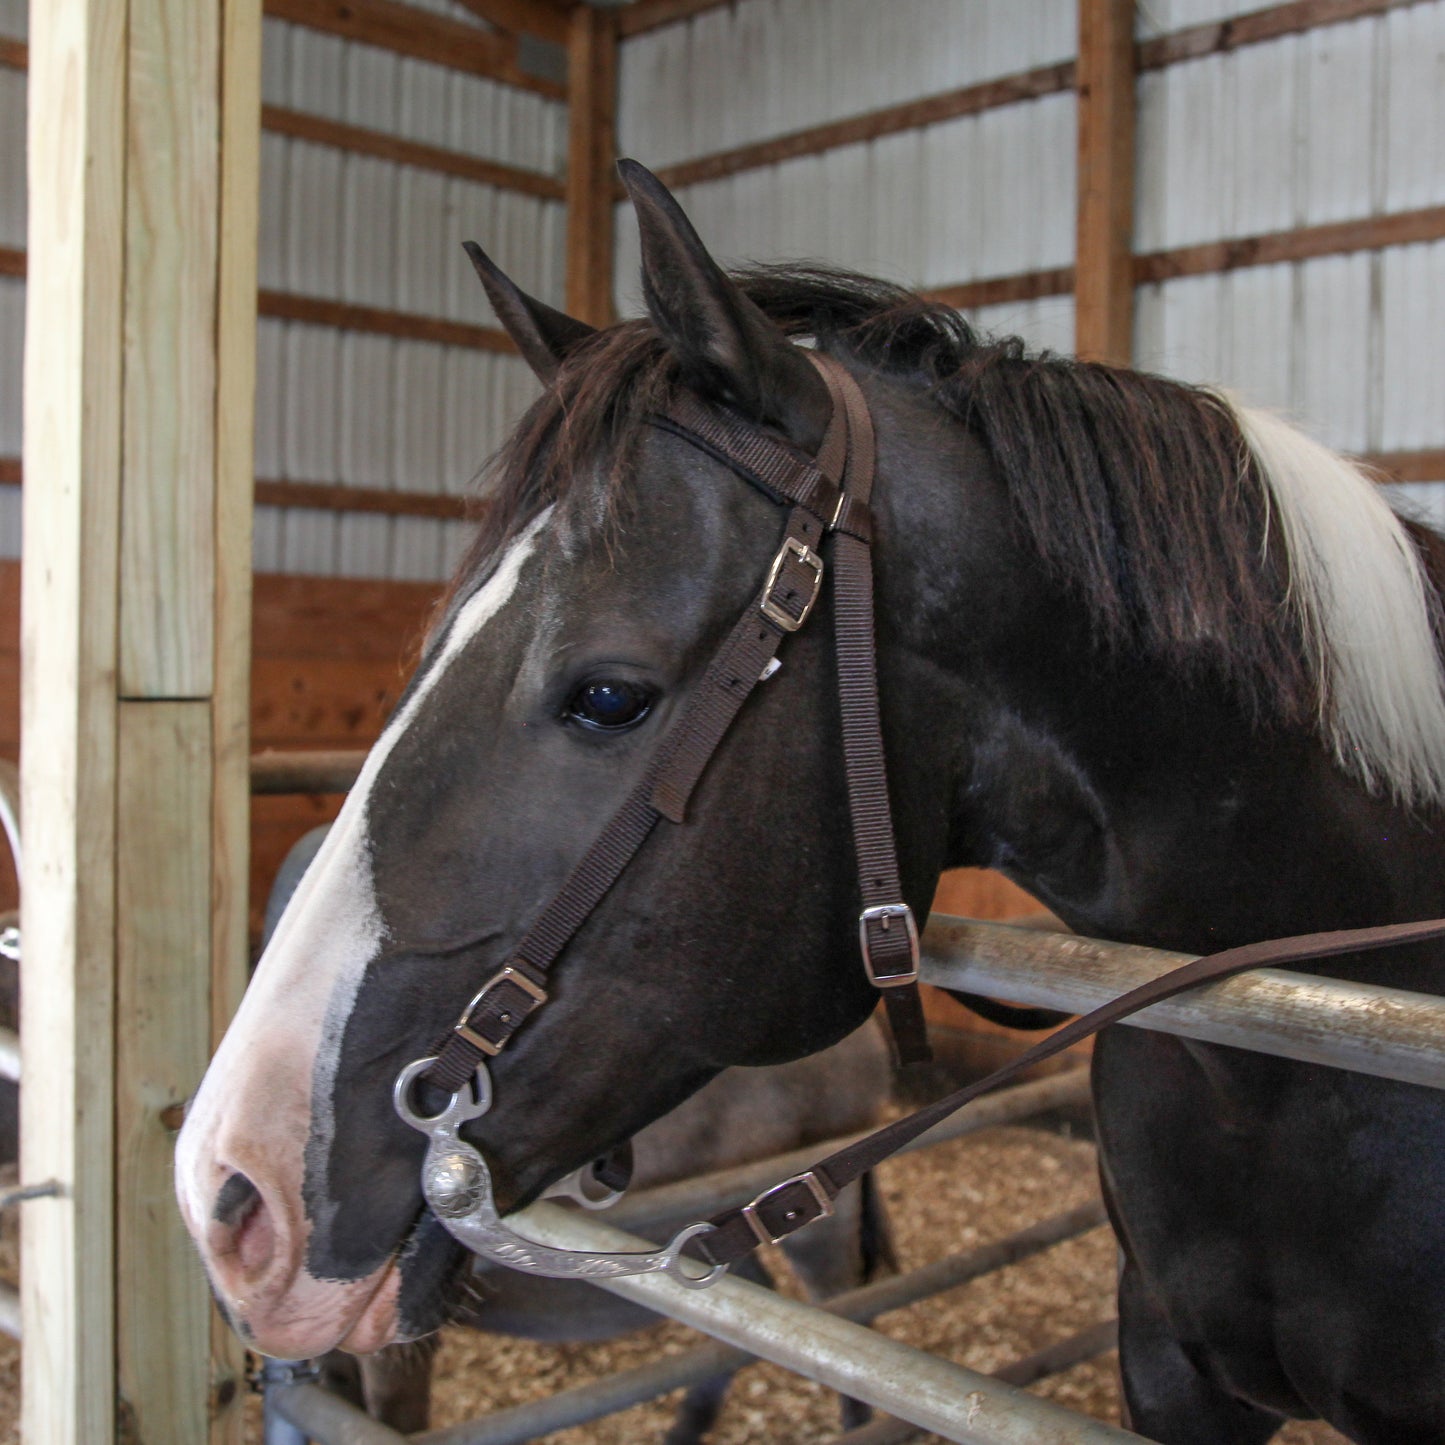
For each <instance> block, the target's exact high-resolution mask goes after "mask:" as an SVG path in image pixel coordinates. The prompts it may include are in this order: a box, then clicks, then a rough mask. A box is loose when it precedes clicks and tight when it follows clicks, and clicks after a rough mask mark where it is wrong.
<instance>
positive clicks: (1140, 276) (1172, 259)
mask: <svg viewBox="0 0 1445 1445" xmlns="http://www.w3.org/2000/svg"><path fill="white" fill-rule="evenodd" d="M1442 239H1445V206H1427V207H1425V208H1423V209H1422V210H1418V211H1400V212H1397V213H1396V214H1395V215H1392V216H1370V217H1367V218H1365V219H1363V220H1358V221H1331V222H1329V223H1328V224H1326V225H1323V226H1304V227H1300V228H1299V229H1297V230H1293V231H1271V232H1268V233H1267V234H1265V235H1260V236H1236V237H1234V238H1233V239H1230V240H1224V241H1205V242H1203V243H1202V244H1200V245H1197V246H1178V247H1176V248H1175V249H1174V250H1171V251H1151V252H1149V253H1147V254H1145V255H1142V256H1137V257H1135V259H1134V280H1135V282H1136V283H1137V284H1138V285H1141V286H1143V285H1148V284H1150V283H1151V282H1157V281H1169V280H1172V279H1173V278H1174V277H1176V276H1206V275H1213V274H1216V273H1218V272H1221V271H1237V270H1239V269H1240V268H1241V267H1244V266H1272V265H1275V264H1276V263H1278V262H1281V261H1310V260H1314V259H1315V258H1316V257H1318V256H1345V255H1349V254H1350V253H1351V252H1354V251H1375V250H1379V249H1380V248H1381V247H1383V246H1408V245H1412V244H1414V243H1415V242H1419V241H1439V240H1442Z"/></svg>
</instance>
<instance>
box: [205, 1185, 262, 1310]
mask: <svg viewBox="0 0 1445 1445" xmlns="http://www.w3.org/2000/svg"><path fill="white" fill-rule="evenodd" d="M211 1218H212V1219H213V1220H214V1221H215V1225H216V1229H215V1230H214V1231H213V1233H212V1241H213V1244H212V1247H213V1248H214V1249H215V1250H216V1253H217V1255H218V1256H225V1257H227V1258H228V1259H229V1261H230V1263H229V1265H228V1269H229V1270H230V1271H233V1272H236V1283H238V1284H242V1285H245V1284H248V1283H249V1282H253V1281H255V1280H256V1279H259V1278H260V1277H261V1276H262V1275H264V1274H265V1273H266V1271H267V1270H268V1269H269V1268H270V1266H271V1263H272V1260H273V1257H274V1255H275V1252H276V1227H275V1222H274V1220H273V1219H272V1217H271V1211H270V1210H269V1209H267V1207H266V1201H265V1199H264V1198H263V1197H262V1195H261V1191H260V1190H259V1189H257V1188H256V1186H255V1185H254V1184H253V1183H252V1182H251V1181H250V1180H249V1179H247V1178H246V1176H245V1175H244V1174H242V1173H241V1172H240V1171H239V1170H238V1171H237V1172H236V1173H234V1174H232V1175H231V1176H230V1178H229V1179H227V1180H226V1182H225V1183H224V1184H223V1185H221V1187H220V1189H219V1190H218V1191H217V1193H216V1203H215V1207H214V1208H213V1209H212V1211H211Z"/></svg>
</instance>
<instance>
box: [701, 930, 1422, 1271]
mask: <svg viewBox="0 0 1445 1445" xmlns="http://www.w3.org/2000/svg"><path fill="white" fill-rule="evenodd" d="M1442 937H1445V918H1432V919H1426V920H1424V921H1422V922H1418V923H1390V924H1384V925H1382V926H1380V927H1377V928H1353V929H1342V930H1339V931H1336V932H1330V933H1303V934H1297V935H1295V936H1294V937H1291V938H1276V939H1269V940H1266V941H1264V942H1260V943H1249V944H1245V945H1244V946H1242V947H1240V948H1230V949H1226V950H1225V951H1223V952H1222V953H1212V954H1206V955H1205V956H1204V957H1202V958H1195V959H1191V960H1190V961H1189V962H1188V963H1185V964H1181V965H1180V966H1179V967H1178V968H1176V969H1172V970H1171V971H1170V972H1168V973H1165V974H1161V975H1160V976H1159V977H1158V978H1154V979H1150V980H1149V982H1148V983H1143V984H1140V985H1139V987H1138V988H1133V989H1130V990H1129V992H1128V993H1125V994H1121V995H1120V996H1119V997H1118V998H1116V999H1113V1000H1112V1001H1111V1002H1109V1003H1106V1004H1103V1005H1102V1006H1101V1007H1099V1008H1096V1009H1094V1010H1093V1011H1092V1012H1091V1013H1087V1014H1084V1015H1082V1016H1081V1017H1079V1018H1076V1019H1073V1020H1071V1021H1070V1022H1069V1023H1067V1024H1065V1025H1064V1026H1063V1028H1061V1029H1059V1030H1058V1032H1056V1033H1053V1034H1050V1035H1049V1037H1048V1038H1046V1039H1044V1040H1043V1041H1042V1042H1040V1043H1037V1044H1035V1045H1034V1046H1033V1048H1031V1049H1029V1050H1028V1051H1027V1052H1026V1053H1023V1054H1020V1055H1019V1057H1018V1058H1016V1059H1014V1060H1013V1061H1012V1062H1011V1063H1008V1064H1005V1065H1004V1067H1003V1068H1001V1069H996V1070H995V1071H994V1072H993V1073H991V1074H989V1075H988V1077H987V1078H984V1079H980V1080H978V1081H977V1082H976V1083H973V1084H969V1085H968V1086H967V1087H966V1088H963V1089H959V1090H958V1091H957V1092H955V1093H952V1094H948V1095H946V1096H945V1097H944V1098H942V1099H939V1100H938V1101H937V1102H936V1103H933V1104H929V1105H928V1106H927V1107H926V1108H923V1109H919V1110H918V1111H917V1112H916V1113H913V1114H909V1115H908V1116H907V1117H906V1118H903V1119H898V1120H895V1121H894V1122H893V1123H891V1124H886V1125H884V1127H883V1128H881V1129H878V1130H875V1131H874V1132H873V1133H872V1134H869V1135H868V1136H867V1138H865V1139H860V1140H859V1141H858V1142H857V1143H856V1144H850V1145H848V1147H847V1148H845V1149H840V1150H838V1152H837V1153H836V1154H830V1155H829V1156H828V1157H827V1158H826V1159H822V1160H820V1161H819V1162H818V1163H817V1164H815V1165H814V1166H813V1167H812V1168H811V1169H809V1170H807V1171H805V1172H804V1173H802V1174H799V1175H796V1176H794V1177H793V1178H792V1179H785V1180H784V1181H783V1182H782V1183H781V1184H776V1185H774V1186H773V1188H771V1189H768V1190H765V1191H764V1192H763V1193H762V1194H760V1195H758V1197H757V1198H756V1199H754V1200H753V1202H752V1203H751V1204H748V1205H744V1206H743V1207H742V1208H741V1209H729V1210H726V1211H725V1212H724V1213H722V1214H719V1215H717V1216H716V1218H714V1219H713V1220H712V1221H711V1223H712V1225H713V1232H712V1233H710V1234H704V1235H699V1236H698V1237H697V1238H695V1239H693V1240H692V1241H691V1242H690V1243H689V1244H688V1245H687V1247H686V1253H687V1254H689V1255H691V1256H693V1257H695V1258H697V1259H701V1260H703V1261H705V1262H706V1263H707V1264H709V1265H718V1264H733V1263H735V1262H736V1261H738V1260H740V1259H742V1258H743V1257H744V1256H746V1255H748V1254H751V1253H752V1251H753V1250H755V1249H756V1248H757V1247H758V1245H759V1244H763V1243H776V1242H777V1241H778V1240H780V1239H782V1238H784V1237H786V1236H787V1235H789V1234H792V1233H793V1232H794V1231H795V1230H798V1229H801V1228H802V1227H803V1226H804V1225H805V1224H810V1223H812V1221H813V1220H815V1219H820V1218H822V1217H823V1216H824V1215H826V1214H830V1213H832V1202H833V1200H834V1199H836V1198H837V1197H838V1195H839V1194H840V1193H841V1192H842V1191H843V1189H845V1188H846V1187H847V1186H848V1185H849V1184H851V1183H852V1182H853V1181H854V1180H855V1179H860V1178H862V1176H863V1175H864V1174H866V1173H867V1172H868V1170H870V1169H873V1168H876V1167H877V1166H878V1165H879V1164H881V1163H882V1162H883V1161H884V1160H885V1159H887V1158H890V1157H891V1156H892V1155H894V1154H896V1153H897V1152H898V1151H899V1150H900V1149H902V1148H903V1147H904V1146H905V1145H906V1144H910V1143H912V1142H913V1140H915V1139H917V1138H918V1137H919V1135H921V1134H925V1133H927V1131H928V1130H929V1129H931V1128H933V1126H934V1125H935V1124H939V1123H941V1122H942V1121H943V1120H944V1119H947V1118H948V1117H949V1116H950V1115H952V1114H956V1113H957V1112H958V1111H959V1110H960V1109H962V1108H963V1107H964V1106H965V1105H967V1104H971V1103H972V1102H973V1101H974V1100H975V1099H977V1098H980V1097H981V1096H982V1095H984V1094H988V1093H992V1092H993V1090H995V1089H997V1088H998V1087H999V1086H1000V1085H1002V1084H1006V1083H1008V1082H1009V1081H1010V1080H1011V1079H1015V1078H1017V1077H1018V1076H1019V1075H1020V1074H1021V1073H1023V1072H1025V1071H1026V1070H1027V1069H1030V1068H1032V1067H1033V1066H1034V1065H1035V1064H1038V1063H1042V1062H1043V1060H1045V1059H1048V1058H1052V1057H1053V1056H1054V1055H1055V1054H1057V1053H1060V1052H1062V1051H1063V1050H1064V1049H1067V1048H1069V1047H1070V1046H1071V1045H1072V1044H1076V1043H1078V1042H1079V1040H1080V1039H1086V1038H1088V1037H1089V1036H1090V1035H1091V1034H1096V1033H1098V1031H1099V1030H1100V1029H1102V1028H1105V1027H1107V1026H1108V1025H1109V1024H1113V1023H1118V1022H1119V1020H1120V1019H1124V1018H1127V1017H1129V1015H1130V1014H1134V1013H1138V1012H1139V1011H1140V1010H1141V1009H1146V1008H1148V1007H1149V1006H1150V1005H1151V1004H1156V1003H1162V1002H1163V1001H1164V1000H1165V999H1170V998H1173V997H1174V996H1175V995H1176V994H1181V993H1184V992H1186V991H1187V990H1189V989H1192V988H1197V987H1198V986H1199V985H1200V984H1203V983H1213V982H1216V981H1217V980H1219V979H1222V978H1229V977H1232V976H1233V975H1234V974H1237V973H1244V972H1245V971H1246V970H1248V969H1251V968H1263V967H1266V966H1269V965H1277V964H1290V963H1303V962H1306V961H1308V960H1311V959H1319V958H1333V957H1336V956H1337V955H1339V954H1342V953H1363V952H1366V951H1367V950H1370V949H1377V948H1394V947H1399V946H1400V945H1402V944H1406V943H1422V942H1425V941H1427V940H1429V939H1432V938H1442Z"/></svg>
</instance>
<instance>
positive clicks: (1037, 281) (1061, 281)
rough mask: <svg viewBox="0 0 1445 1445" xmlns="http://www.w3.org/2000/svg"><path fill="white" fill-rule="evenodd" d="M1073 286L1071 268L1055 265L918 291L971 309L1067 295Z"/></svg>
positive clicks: (948, 304)
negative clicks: (1049, 268)
mask: <svg viewBox="0 0 1445 1445" xmlns="http://www.w3.org/2000/svg"><path fill="white" fill-rule="evenodd" d="M1073 289H1074V268H1073V267H1072V266H1058V267H1055V268H1054V269H1052V270H1048V271H1019V272H1016V273H1015V274H1014V275H1012V276H986V277H983V278H982V279H981V280H978V281H963V282H960V283H959V284H958V285H956V286H937V287H934V288H933V289H931V290H928V291H924V292H922V293H921V294H922V295H924V296H926V297H927V298H928V299H929V300H930V301H941V302H942V303H943V304H944V305H945V306H953V307H955V308H957V309H958V310H959V311H972V310H973V309H975V308H976V307H979V306H1000V305H1002V304H1003V303H1005V302H1008V301H1036V300H1038V298H1039V297H1041V296H1067V295H1068V294H1069V292H1070V291H1072V290H1073Z"/></svg>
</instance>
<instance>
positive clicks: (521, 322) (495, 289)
mask: <svg viewBox="0 0 1445 1445" xmlns="http://www.w3.org/2000/svg"><path fill="white" fill-rule="evenodd" d="M462 249H463V250H464V251H465V252H466V253H467V255H468V256H469V257H470V258H471V262H472V266H473V267H474V268H475V270H476V273H477V275H478V276H479V277H480V278H481V282H482V286H483V287H484V289H485V290H486V293H487V299H488V300H489V301H490V302H491V303H492V310H493V311H495V312H496V313H497V320H498V321H500V322H501V323H502V325H503V326H504V327H505V328H506V331H507V335H508V336H510V337H511V338H512V340H513V341H515V342H516V343H517V350H518V351H520V352H521V353H522V357H523V359H524V360H525V361H526V363H527V365H528V366H530V367H531V368H532V370H533V371H535V372H536V373H537V379H538V380H539V381H540V382H541V383H542V384H543V385H544V386H545V385H547V383H548V382H550V381H551V380H552V378H553V377H554V376H556V374H557V368H558V367H559V366H561V364H562V360H563V358H564V357H565V356H566V355H567V353H568V352H569V351H571V350H572V348H573V347H574V346H576V345H577V344H578V343H579V342H582V341H585V340H586V339H587V338H588V337H589V336H591V335H593V334H594V332H593V328H592V327H590V326H588V325H587V323H586V322H585V321H575V320H573V318H572V317H570V316H568V315H566V314H564V313H563V312H561V311H555V310H553V309H552V307H550V306H548V305H547V304H546V302H544V301H538V300H537V298H536V297H535V296H528V295H527V293H526V292H525V291H523V290H522V288H521V287H520V286H518V285H517V283H516V282H515V281H513V280H512V278H511V277H510V276H508V275H507V274H506V273H505V272H504V271H502V269H501V268H500V267H499V266H498V265H497V263H496V262H495V261H493V260H492V258H491V257H490V256H488V255H487V253H486V252H485V251H484V250H482V248H481V247H480V246H479V245H477V243H476V242H475V241H463V242H462Z"/></svg>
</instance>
